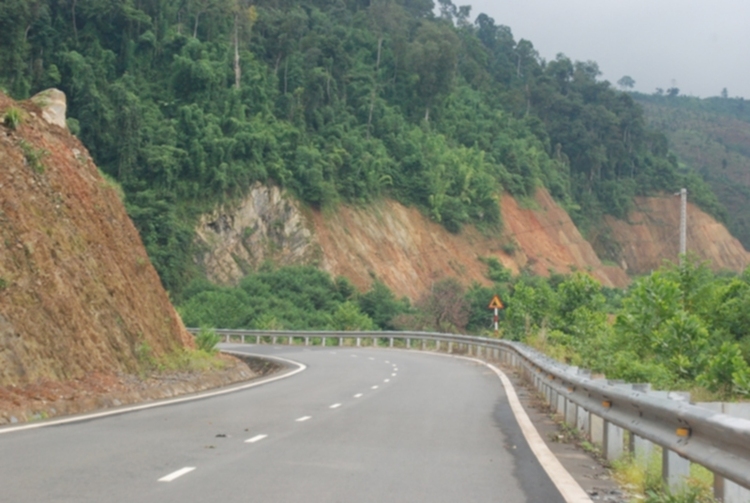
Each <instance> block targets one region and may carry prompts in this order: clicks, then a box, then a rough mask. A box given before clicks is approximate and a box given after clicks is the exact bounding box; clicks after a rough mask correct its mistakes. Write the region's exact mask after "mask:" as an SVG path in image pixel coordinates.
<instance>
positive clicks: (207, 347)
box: [195, 328, 221, 354]
mask: <svg viewBox="0 0 750 503" xmlns="http://www.w3.org/2000/svg"><path fill="white" fill-rule="evenodd" d="M219 342H221V336H220V335H219V334H217V333H216V332H215V331H214V330H212V329H209V328H201V331H200V332H198V335H197V336H196V337H195V345H196V346H197V348H198V349H199V350H201V351H205V352H206V353H209V354H215V353H216V351H217V349H216V345H217V344H218V343H219Z"/></svg>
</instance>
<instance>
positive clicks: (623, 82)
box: [617, 75, 635, 89]
mask: <svg viewBox="0 0 750 503" xmlns="http://www.w3.org/2000/svg"><path fill="white" fill-rule="evenodd" d="M617 85H618V86H620V87H621V88H623V89H633V86H634V85H635V80H633V78H632V77H631V76H629V75H625V76H624V77H623V78H621V79H620V80H618V81H617Z"/></svg>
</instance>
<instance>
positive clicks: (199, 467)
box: [0, 345, 563, 503]
mask: <svg viewBox="0 0 750 503" xmlns="http://www.w3.org/2000/svg"><path fill="white" fill-rule="evenodd" d="M231 347H232V348H233V349H235V350H238V351H246V352H250V353H256V354H260V353H264V354H272V355H277V356H282V357H285V358H288V359H291V360H294V361H297V362H301V363H303V364H305V365H307V368H306V369H305V370H304V371H303V372H301V373H298V374H296V375H294V376H292V377H289V378H287V379H282V380H278V381H276V382H272V383H268V384H264V385H261V386H258V387H254V388H251V389H247V390H243V391H238V392H235V393H231V394H225V395H221V396H217V397H213V398H206V399H202V400H196V401H190V402H183V403H179V404H173V405H167V406H163V407H158V408H151V409H147V410H140V411H137V412H130V413H126V414H121V415H114V416H109V417H104V418H99V419H92V420H87V421H82V422H75V423H69V424H64V425H58V426H48V427H43V428H38V429H33V430H24V431H13V432H8V433H4V434H3V433H2V430H0V502H26V501H33V502H60V501H70V502H182V503H184V502H193V501H201V502H210V501H222V502H234V501H238V502H239V501H242V502H246V501H258V502H261V501H262V502H302V501H304V502H306V503H307V502H311V503H314V502H386V501H387V502H411V503H413V502H422V501H425V502H452V503H455V502H474V501H477V502H480V501H481V502H485V501H486V502H490V501H495V502H504V503H514V502H530V503H557V502H562V501H563V499H562V497H561V496H560V495H559V493H558V491H557V489H556V488H555V486H554V485H553V484H552V482H551V481H550V479H549V478H548V476H547V474H546V473H545V471H544V470H543V469H542V467H541V466H540V465H539V463H538V461H537V460H536V458H535V457H534V455H533V454H532V452H531V450H530V449H529V447H528V445H527V444H526V441H525V440H524V438H523V435H522V434H521V431H520V429H519V427H518V425H517V423H516V420H515V418H514V416H513V414H512V412H511V410H510V407H509V405H508V402H507V399H506V395H505V392H504V390H503V387H502V384H501V382H500V380H499V379H498V378H497V376H496V375H495V374H494V372H492V371H491V370H489V369H488V368H487V367H484V366H482V365H479V364H477V363H473V362H469V361H466V360H461V359H457V358H449V357H445V356H439V355H431V354H425V353H419V352H407V351H392V350H386V349H370V348H344V349H338V348H314V349H310V348H304V347H276V348H274V347H271V346H251V345H244V346H243V345H233V346H231Z"/></svg>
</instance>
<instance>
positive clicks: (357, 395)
mask: <svg viewBox="0 0 750 503" xmlns="http://www.w3.org/2000/svg"><path fill="white" fill-rule="evenodd" d="M361 396H362V393H357V394H356V395H354V398H360V397H361Z"/></svg>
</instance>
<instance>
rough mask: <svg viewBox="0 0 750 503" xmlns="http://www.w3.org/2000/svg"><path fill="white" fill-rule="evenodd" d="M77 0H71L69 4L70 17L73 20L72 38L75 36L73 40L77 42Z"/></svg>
mask: <svg viewBox="0 0 750 503" xmlns="http://www.w3.org/2000/svg"><path fill="white" fill-rule="evenodd" d="M77 2H78V0H73V3H72V4H71V5H70V18H71V20H72V21H73V38H75V41H76V42H78V27H77V26H76V3H77Z"/></svg>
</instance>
